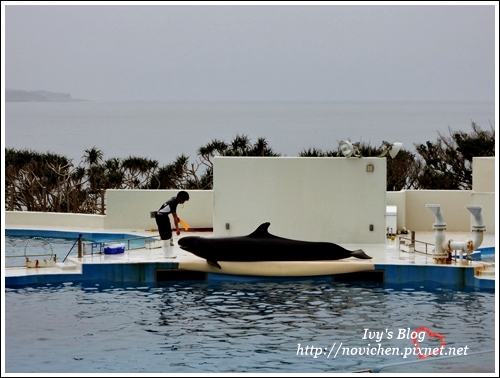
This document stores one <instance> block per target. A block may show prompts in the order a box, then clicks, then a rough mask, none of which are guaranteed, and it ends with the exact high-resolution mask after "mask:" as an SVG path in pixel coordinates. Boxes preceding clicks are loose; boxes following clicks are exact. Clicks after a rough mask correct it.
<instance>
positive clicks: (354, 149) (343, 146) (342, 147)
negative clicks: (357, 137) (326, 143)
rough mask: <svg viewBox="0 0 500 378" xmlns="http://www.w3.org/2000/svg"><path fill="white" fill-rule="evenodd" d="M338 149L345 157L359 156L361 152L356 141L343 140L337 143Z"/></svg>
mask: <svg viewBox="0 0 500 378" xmlns="http://www.w3.org/2000/svg"><path fill="white" fill-rule="evenodd" d="M339 151H340V152H341V153H342V155H344V156H345V157H351V156H355V157H361V153H360V152H359V149H358V143H351V142H349V141H348V140H343V141H342V142H340V143H339Z"/></svg>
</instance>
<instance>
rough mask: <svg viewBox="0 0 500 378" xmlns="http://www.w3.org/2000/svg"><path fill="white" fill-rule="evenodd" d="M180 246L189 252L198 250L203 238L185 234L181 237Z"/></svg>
mask: <svg viewBox="0 0 500 378" xmlns="http://www.w3.org/2000/svg"><path fill="white" fill-rule="evenodd" d="M178 243H179V247H181V249H183V250H185V251H188V252H192V253H195V252H198V251H199V249H200V246H201V238H200V237H199V236H185V237H183V238H180V239H179V242H178Z"/></svg>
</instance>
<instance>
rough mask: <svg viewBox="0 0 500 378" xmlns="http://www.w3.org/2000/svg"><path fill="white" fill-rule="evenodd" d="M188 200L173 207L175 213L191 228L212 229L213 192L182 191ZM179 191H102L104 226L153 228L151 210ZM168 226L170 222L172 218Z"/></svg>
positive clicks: (153, 222) (154, 223)
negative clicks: (104, 212) (104, 207)
mask: <svg viewBox="0 0 500 378" xmlns="http://www.w3.org/2000/svg"><path fill="white" fill-rule="evenodd" d="M186 191H187V192H188V193H189V201H187V202H185V203H184V204H183V205H179V206H178V207H177V215H178V217H179V218H181V219H182V220H184V221H186V222H187V223H188V224H189V226H191V227H192V228H212V223H213V191H211V190H186ZM178 192H179V190H177V189H176V190H118V189H110V190H106V198H105V201H106V221H105V227H106V228H110V229H113V228H114V229H122V228H144V229H145V230H149V229H151V228H157V225H156V221H155V219H154V218H151V217H150V212H151V211H157V210H158V209H159V208H160V206H161V205H162V204H163V203H164V202H165V201H167V200H169V199H170V198H172V197H175V196H176V195H177V193H178ZM170 221H171V222H172V226H173V225H174V223H173V221H172V219H170Z"/></svg>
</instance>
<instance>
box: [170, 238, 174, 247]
mask: <svg viewBox="0 0 500 378" xmlns="http://www.w3.org/2000/svg"><path fill="white" fill-rule="evenodd" d="M170 246H171V247H173V246H174V239H170Z"/></svg>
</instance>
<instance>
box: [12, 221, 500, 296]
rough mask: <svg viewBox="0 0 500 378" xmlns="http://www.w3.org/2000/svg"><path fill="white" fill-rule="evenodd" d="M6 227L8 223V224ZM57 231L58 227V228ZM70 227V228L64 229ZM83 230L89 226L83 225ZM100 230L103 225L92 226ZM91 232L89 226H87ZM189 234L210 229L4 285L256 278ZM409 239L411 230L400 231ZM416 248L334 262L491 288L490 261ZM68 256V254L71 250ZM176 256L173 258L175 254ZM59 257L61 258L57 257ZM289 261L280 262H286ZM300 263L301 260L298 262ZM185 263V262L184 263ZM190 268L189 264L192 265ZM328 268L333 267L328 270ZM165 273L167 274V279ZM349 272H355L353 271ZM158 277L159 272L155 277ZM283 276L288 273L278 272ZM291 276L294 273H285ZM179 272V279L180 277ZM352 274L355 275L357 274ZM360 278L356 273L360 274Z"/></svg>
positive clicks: (25, 272) (15, 272) (397, 279)
mask: <svg viewBox="0 0 500 378" xmlns="http://www.w3.org/2000/svg"><path fill="white" fill-rule="evenodd" d="M9 228H10V227H9ZM58 230H62V229H61V228H59V229H58ZM66 230H67V231H75V230H74V229H66ZM87 231H88V230H87ZM93 231H94V232H102V231H103V230H93ZM88 232H92V231H88ZM106 232H113V233H126V234H136V235H138V236H145V237H156V238H158V234H157V231H148V230H106ZM188 235H199V236H203V237H211V236H212V235H213V234H212V232H191V231H189V232H182V233H181V235H180V236H176V237H174V242H175V245H174V246H173V247H164V248H155V249H146V248H141V249H133V250H126V251H125V252H124V253H120V254H111V255H107V254H99V253H98V254H94V255H89V254H86V255H84V256H83V257H82V258H77V257H68V258H67V259H66V261H65V262H64V263H61V262H58V263H56V265H55V266H53V267H44V268H26V267H6V268H5V269H4V274H5V284H6V287H16V286H22V285H37V284H57V283H63V282H68V281H72V282H75V281H90V280H111V281H120V282H157V281H163V280H168V279H176V278H175V277H177V278H178V279H189V277H191V278H192V277H193V276H192V275H190V276H175V275H174V273H173V272H177V273H179V272H182V271H185V269H183V266H189V267H190V268H189V269H190V270H194V271H198V272H200V273H203V274H204V276H203V277H204V278H203V279H228V280H231V279H259V277H256V276H251V277H250V276H246V277H244V276H234V275H232V276H228V275H226V274H221V273H220V272H218V270H217V269H216V268H214V267H212V266H210V265H208V263H206V261H205V260H204V259H201V258H199V257H197V256H195V255H193V254H191V253H189V252H186V251H183V250H182V249H180V247H179V246H178V243H177V241H178V239H179V238H180V237H183V236H188ZM401 236H403V237H405V238H409V237H410V235H401ZM470 238H471V234H470V233H446V237H445V240H450V239H452V240H453V241H457V242H461V241H465V240H468V239H470ZM415 240H416V241H417V243H416V245H415V249H416V250H417V251H425V248H426V245H425V243H429V244H431V245H428V246H427V247H428V248H429V251H428V252H429V254H427V255H426V254H423V253H418V252H417V253H414V254H413V253H408V249H409V248H408V246H406V245H404V244H401V243H400V241H399V239H398V237H396V238H395V240H394V241H392V240H390V239H387V242H386V244H349V245H344V244H342V246H343V247H344V248H347V249H350V250H355V249H358V248H361V249H363V250H364V251H365V252H366V253H367V254H368V255H369V256H371V257H372V258H373V259H372V260H358V259H355V258H349V259H344V260H339V261H338V262H337V264H338V263H342V262H346V261H349V260H352V262H353V263H355V262H357V261H363V262H367V261H370V262H372V263H373V265H374V271H373V269H371V270H372V272H371V273H370V274H368V273H366V274H364V275H363V276H359V275H358V276H354V277H353V280H363V279H367V280H368V281H380V282H386V283H401V284H406V283H408V284H410V283H418V282H428V281H431V282H435V283H436V284H440V285H450V286H456V287H468V288H479V289H495V279H496V274H497V273H496V270H495V264H494V263H485V262H481V261H464V262H461V261H452V262H451V263H450V264H436V263H435V262H434V259H433V258H432V255H431V251H430V249H431V248H433V244H434V232H417V233H416V235H415ZM486 246H496V239H495V235H494V234H484V238H483V242H482V244H481V247H486ZM72 256H73V254H72ZM174 256H175V257H174ZM58 258H59V259H62V257H59V256H58ZM286 263H288V262H283V264H286ZM301 263H302V262H301ZM186 264H187V265H186ZM330 264H336V263H335V262H330ZM193 267H194V268H193ZM332 272H333V271H332ZM160 273H161V274H160ZM169 274H170V277H171V278H169ZM331 274H332V279H334V280H342V279H344V278H347V277H349V276H348V274H351V273H347V274H346V275H340V274H335V273H331ZM353 274H354V273H353ZM160 276H161V277H160ZM282 276H287V275H286V274H283V275H282ZM290 276H297V275H296V274H290ZM182 277H184V278H182ZM356 277H357V278H356ZM360 277H361V278H360Z"/></svg>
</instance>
